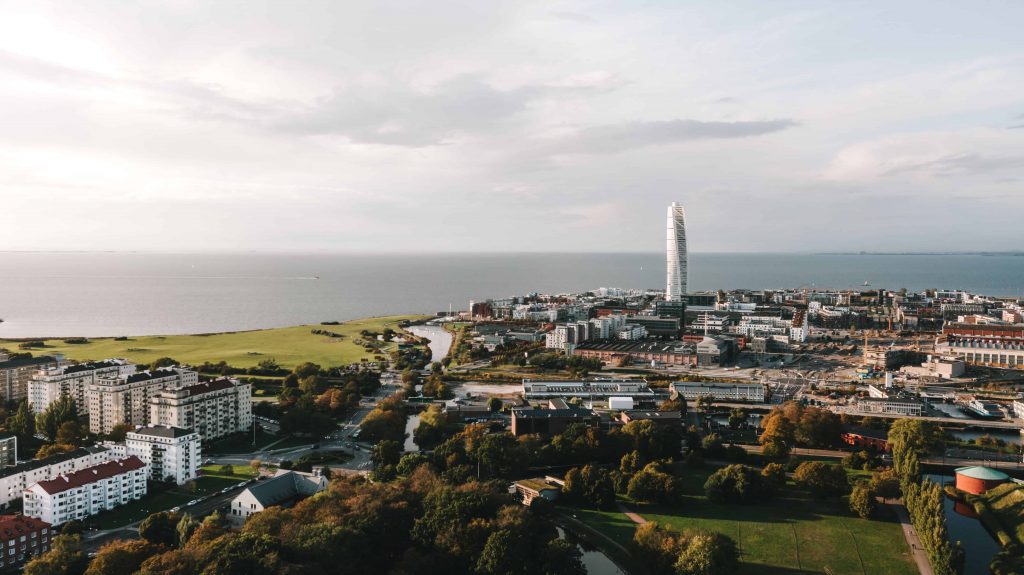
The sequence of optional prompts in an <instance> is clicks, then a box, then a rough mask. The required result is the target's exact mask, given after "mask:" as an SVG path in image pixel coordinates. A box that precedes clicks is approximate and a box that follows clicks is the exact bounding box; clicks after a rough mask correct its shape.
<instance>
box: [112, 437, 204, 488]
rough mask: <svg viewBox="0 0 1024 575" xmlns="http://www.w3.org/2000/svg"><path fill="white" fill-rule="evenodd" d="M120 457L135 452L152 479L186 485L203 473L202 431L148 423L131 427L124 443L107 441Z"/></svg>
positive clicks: (122, 457) (128, 455)
mask: <svg viewBox="0 0 1024 575" xmlns="http://www.w3.org/2000/svg"><path fill="white" fill-rule="evenodd" d="M104 445H105V446H106V447H109V448H110V450H111V451H112V452H114V453H115V454H116V457H117V458H118V459H124V458H126V457H131V456H133V455H134V456H135V457H138V458H139V459H141V460H142V462H143V463H145V464H146V468H147V469H148V475H147V477H149V479H151V480H153V481H170V482H174V483H175V484H176V485H182V484H184V483H187V482H189V481H191V480H193V479H195V478H196V477H198V476H199V466H200V463H201V462H202V453H201V444H200V438H199V434H198V433H196V432H195V431H192V430H190V429H181V428H180V427H169V426H166V425H147V426H146V427H139V428H138V429H136V430H135V431H129V432H128V435H127V436H126V437H125V442H124V443H105V444H104Z"/></svg>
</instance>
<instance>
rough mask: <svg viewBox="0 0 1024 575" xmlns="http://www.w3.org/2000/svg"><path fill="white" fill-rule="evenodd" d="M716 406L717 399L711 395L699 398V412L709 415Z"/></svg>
mask: <svg viewBox="0 0 1024 575" xmlns="http://www.w3.org/2000/svg"><path fill="white" fill-rule="evenodd" d="M714 406H715V398H714V396H711V395H702V396H700V397H698V398H697V410H698V411H701V412H704V413H707V412H708V411H709V410H711V408H712V407H714Z"/></svg>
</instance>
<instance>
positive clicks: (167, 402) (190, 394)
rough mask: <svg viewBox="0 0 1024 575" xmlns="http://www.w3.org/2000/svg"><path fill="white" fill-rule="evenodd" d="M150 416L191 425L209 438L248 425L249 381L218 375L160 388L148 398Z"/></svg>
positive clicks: (162, 421)
mask: <svg viewBox="0 0 1024 575" xmlns="http://www.w3.org/2000/svg"><path fill="white" fill-rule="evenodd" d="M149 407H150V417H149V418H150V420H151V421H152V422H153V423H155V424H158V425H168V426H173V427H180V428H184V429H192V430H194V431H196V432H197V433H199V435H200V437H202V439H203V441H210V440H213V439H217V438H219V437H224V436H226V435H231V434H232V433H238V432H240V431H247V430H249V429H251V428H252V422H253V420H252V384H249V383H242V382H240V381H238V380H236V379H229V378H222V379H217V380H214V381H208V382H204V383H196V384H193V385H189V386H186V387H182V388H180V389H172V390H166V391H162V392H160V393H158V394H156V395H155V396H153V398H152V399H151V400H150V405H149Z"/></svg>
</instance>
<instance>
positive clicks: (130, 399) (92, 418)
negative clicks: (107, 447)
mask: <svg viewBox="0 0 1024 575" xmlns="http://www.w3.org/2000/svg"><path fill="white" fill-rule="evenodd" d="M197 383H199V374H198V373H196V372H195V371H192V370H190V369H185V368H182V367H167V368H161V369H154V370H152V371H143V372H139V373H131V374H126V375H117V376H111V377H97V378H96V381H95V383H91V384H89V385H88V386H86V401H87V403H88V406H89V431H91V432H93V433H110V432H111V430H112V429H113V428H114V426H115V425H117V424H119V423H127V424H130V425H132V426H136V427H137V426H140V425H146V424H148V423H150V421H149V413H150V409H149V400H150V399H151V398H152V397H154V396H155V395H156V394H158V393H159V392H161V391H163V390H166V389H178V388H181V387H186V386H189V385H195V384H197Z"/></svg>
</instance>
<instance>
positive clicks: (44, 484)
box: [37, 455, 146, 495]
mask: <svg viewBox="0 0 1024 575" xmlns="http://www.w3.org/2000/svg"><path fill="white" fill-rule="evenodd" d="M144 467H146V464H145V463H143V462H142V460H141V459H139V458H138V457H136V456H134V455H132V456H131V457H128V458H126V459H120V460H117V461H108V462H106V463H101V464H99V465H93V466H92V467H86V468H85V469H81V470H79V471H75V472H73V473H68V474H67V475H58V476H57V477H55V478H54V479H50V480H48V481H40V482H39V483H37V485H39V487H41V488H42V490H43V491H45V492H47V493H49V494H50V495H53V494H55V493H60V492H62V491H67V490H69V489H74V488H76V487H81V486H83V485H88V484H90V483H95V482H97V481H101V480H103V479H109V478H111V477H114V476H116V475H120V474H122V473H126V472H128V471H135V470H136V469H142V468H144Z"/></svg>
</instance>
